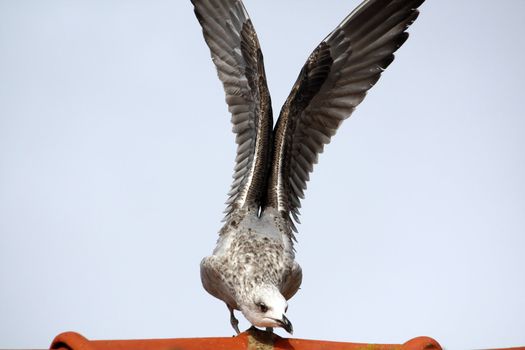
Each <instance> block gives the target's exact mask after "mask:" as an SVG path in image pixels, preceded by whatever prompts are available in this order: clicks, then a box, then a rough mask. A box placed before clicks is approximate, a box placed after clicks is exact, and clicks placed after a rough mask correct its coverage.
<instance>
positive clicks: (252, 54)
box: [191, 0, 424, 334]
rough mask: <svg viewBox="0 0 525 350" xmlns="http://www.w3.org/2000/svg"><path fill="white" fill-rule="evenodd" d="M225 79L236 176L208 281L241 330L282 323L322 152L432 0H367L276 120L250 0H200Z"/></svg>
mask: <svg viewBox="0 0 525 350" xmlns="http://www.w3.org/2000/svg"><path fill="white" fill-rule="evenodd" d="M191 2H192V4H193V6H194V12H195V15H196V17H197V19H198V21H199V23H200V26H201V27H202V31H203V35H204V40H205V42H206V44H207V45H208V47H209V49H210V52H211V58H212V61H213V63H214V64H215V67H216V69H217V74H218V77H219V79H220V81H221V82H222V84H223V88H224V92H225V95H226V97H225V99H226V103H227V105H228V110H229V112H230V113H231V122H232V124H233V132H234V134H235V141H236V143H237V152H236V158H235V168H234V174H233V183H232V185H231V189H230V192H229V193H228V196H229V197H228V200H227V202H226V205H227V207H226V210H225V214H226V215H225V218H224V225H223V226H222V228H221V229H220V230H219V237H218V239H217V243H216V247H215V248H214V250H213V252H212V254H211V255H210V256H207V257H205V258H204V259H202V261H201V263H200V275H201V282H202V285H203V287H204V289H205V290H206V291H207V292H208V293H209V294H211V295H212V296H214V297H216V298H218V299H220V300H222V301H223V302H224V303H225V304H226V306H227V308H228V310H229V315H230V323H231V326H232V327H233V329H234V330H235V332H236V333H237V334H239V333H240V332H239V327H238V324H239V321H238V320H237V318H236V316H235V313H234V311H235V310H238V311H240V312H241V313H242V314H243V315H244V317H245V318H246V319H247V320H248V321H249V322H250V323H251V325H252V326H255V327H262V328H266V330H267V331H273V329H274V328H278V327H280V328H283V329H284V330H285V331H287V332H288V333H290V334H292V333H293V327H292V323H291V322H290V320H289V319H288V318H287V317H286V312H287V310H288V300H289V299H290V298H292V297H293V296H294V295H295V294H296V292H297V291H298V290H299V287H300V285H301V282H302V269H301V267H300V265H299V264H298V263H297V262H296V261H295V248H294V243H295V242H296V237H295V234H296V233H297V228H296V223H297V224H298V223H300V222H299V217H298V216H299V208H300V207H301V199H303V198H304V192H305V190H306V184H307V182H308V181H309V178H310V174H311V173H312V171H313V167H314V164H316V163H317V161H318V157H319V154H320V153H322V152H323V150H324V147H325V145H326V144H328V143H329V142H330V140H331V138H332V136H334V135H335V133H336V131H337V129H338V127H339V126H340V125H341V123H342V122H343V121H344V120H345V119H346V118H348V117H349V116H350V115H351V114H352V112H353V111H354V109H355V108H356V106H357V105H359V103H361V101H363V99H364V98H365V95H366V93H367V91H368V90H369V89H370V88H371V87H372V86H374V84H375V83H376V82H377V81H378V79H379V78H380V76H381V74H382V72H383V71H384V70H385V68H386V67H388V66H389V65H390V63H392V61H393V60H394V52H395V51H396V50H397V49H399V48H400V47H401V46H402V45H403V43H404V42H405V41H406V40H407V38H408V33H407V28H408V27H409V26H410V25H411V24H412V23H413V22H414V21H415V20H416V18H417V17H418V15H419V10H418V7H419V6H420V5H421V4H422V3H423V2H424V0H364V1H363V2H362V3H361V4H360V5H359V6H358V7H357V8H355V10H353V11H352V12H351V13H350V14H349V15H348V16H346V17H345V18H344V19H343V21H342V22H341V23H340V24H339V25H338V26H337V27H336V28H335V29H334V30H333V31H332V32H330V33H329V34H328V36H326V37H325V38H324V39H323V40H322V41H321V43H320V44H319V45H318V46H317V47H316V48H315V49H314V50H313V52H312V53H311V54H310V56H309V57H308V59H307V60H306V63H305V64H304V65H303V67H302V69H301V70H300V72H299V75H298V78H297V80H296V82H295V84H294V85H293V87H292V90H291V92H290V94H289V96H288V98H287V99H286V101H285V102H284V105H283V107H282V109H281V111H280V114H279V117H278V119H277V122H276V123H275V126H274V123H273V115H272V104H271V98H270V94H269V91H268V86H267V80H266V73H265V68H264V62H263V54H262V52H261V48H260V45H259V40H258V38H257V34H256V32H255V29H254V26H253V23H252V21H251V19H250V17H249V15H248V12H247V11H246V8H245V6H244V4H243V3H242V1H241V0H191Z"/></svg>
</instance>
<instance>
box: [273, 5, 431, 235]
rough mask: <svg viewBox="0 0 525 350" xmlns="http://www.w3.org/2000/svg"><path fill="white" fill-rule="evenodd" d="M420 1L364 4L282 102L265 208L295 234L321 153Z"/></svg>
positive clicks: (403, 35)
mask: <svg viewBox="0 0 525 350" xmlns="http://www.w3.org/2000/svg"><path fill="white" fill-rule="evenodd" d="M423 1H424V0H364V1H363V3H362V4H361V5H360V6H358V7H357V8H356V9H355V10H354V11H353V12H352V13H351V14H350V15H348V16H347V17H346V18H345V19H344V20H343V22H342V23H341V24H340V25H339V26H338V27H337V28H336V29H335V30H334V31H333V32H332V33H330V34H329V35H328V36H327V37H326V38H325V39H324V40H323V41H322V42H321V43H320V44H319V45H318V46H317V48H316V49H315V50H314V51H313V52H312V54H311V55H310V57H309V58H308V60H307V62H306V64H305V65H304V66H303V69H302V70H301V72H300V73H299V77H298V78H297V81H296V83H295V85H294V86H293V88H292V92H291V93H290V95H289V97H288V99H287V100H286V102H285V104H284V106H283V108H282V110H281V114H280V116H279V119H278V120H277V126H276V128H275V131H274V152H273V159H272V169H271V173H270V180H269V185H268V202H267V206H269V207H273V208H275V209H277V210H278V211H279V212H281V214H282V215H283V216H285V217H286V218H287V219H288V220H289V221H288V222H289V228H290V230H289V233H290V234H291V235H293V233H292V230H294V229H295V227H294V224H293V222H292V220H290V216H289V215H291V216H293V217H294V218H295V220H296V221H298V218H297V215H298V214H299V207H300V206H301V204H300V199H301V198H303V197H304V190H305V189H306V183H307V181H308V180H309V176H310V175H309V174H310V172H312V170H313V166H314V164H315V163H317V158H318V156H319V153H321V152H322V151H323V149H324V145H326V144H327V143H329V142H330V139H331V137H332V136H333V135H334V134H335V133H336V131H337V128H338V127H339V125H341V123H342V122H343V120H344V119H346V118H347V117H349V116H350V114H351V113H352V112H353V110H354V108H355V107H356V106H357V105H358V104H359V103H361V101H362V100H363V99H364V97H365V95H366V92H367V91H368V89H370V88H371V87H372V86H374V84H375V83H376V82H377V80H378V79H379V77H380V76H381V73H382V72H383V70H384V69H385V68H386V67H387V66H388V65H389V64H390V63H391V62H392V61H393V60H394V52H395V51H396V50H397V49H398V48H399V47H400V46H401V45H402V44H403V43H404V42H405V40H406V39H407V38H408V33H407V32H406V29H407V28H408V27H409V26H410V24H412V22H414V20H415V19H416V18H417V16H418V10H417V8H418V7H419V5H421V3H423Z"/></svg>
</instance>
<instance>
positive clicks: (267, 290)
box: [240, 286, 293, 334]
mask: <svg viewBox="0 0 525 350" xmlns="http://www.w3.org/2000/svg"><path fill="white" fill-rule="evenodd" d="M240 308H241V312H242V314H243V315H244V317H246V319H247V320H248V321H250V323H251V324H253V325H254V326H257V327H272V328H275V327H282V328H283V329H284V330H285V331H287V332H288V333H290V334H292V333H293V327H292V324H291V323H290V321H289V320H288V319H287V318H286V316H285V315H284V314H285V313H286V311H287V310H288V304H287V302H286V299H285V298H284V297H283V295H282V294H281V293H280V292H279V290H278V289H277V288H276V287H274V286H260V287H256V288H254V290H253V291H252V293H250V294H249V295H248V298H247V299H246V301H245V303H243V304H242V305H241V307H240Z"/></svg>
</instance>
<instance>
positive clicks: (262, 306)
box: [256, 302, 268, 312]
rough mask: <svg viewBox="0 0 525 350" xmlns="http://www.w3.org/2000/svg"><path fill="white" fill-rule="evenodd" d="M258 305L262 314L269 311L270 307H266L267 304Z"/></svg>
mask: <svg viewBox="0 0 525 350" xmlns="http://www.w3.org/2000/svg"><path fill="white" fill-rule="evenodd" d="M256 305H257V307H258V308H259V310H261V312H266V311H268V306H266V304H265V303H263V302H259V303H257V304H256Z"/></svg>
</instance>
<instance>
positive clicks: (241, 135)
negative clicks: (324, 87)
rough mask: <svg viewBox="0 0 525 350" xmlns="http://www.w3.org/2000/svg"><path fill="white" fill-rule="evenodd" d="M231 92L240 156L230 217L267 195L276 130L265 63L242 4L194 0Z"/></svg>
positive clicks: (228, 98)
mask: <svg viewBox="0 0 525 350" xmlns="http://www.w3.org/2000/svg"><path fill="white" fill-rule="evenodd" d="M191 2H192V3H193V5H194V6H195V14H196V16H197V19H198V20H199V23H200V24H201V26H202V31H203V34H204V39H205V40H206V43H207V44H208V46H209V48H210V51H211V56H212V60H213V63H215V66H216V68H217V73H218V75H219V79H220V80H221V81H222V84H223V87H224V91H225V93H226V103H227V104H228V107H229V108H228V109H229V111H230V113H231V114H232V118H231V121H232V124H233V132H234V133H235V134H236V142H237V157H236V159H235V161H236V164H235V170H234V174H233V178H234V180H233V184H232V187H231V190H230V192H229V199H228V202H227V205H228V206H227V208H226V219H228V217H229V216H230V215H231V214H232V213H233V212H234V211H235V210H237V209H240V208H243V207H252V206H253V207H257V208H258V207H259V205H260V201H261V197H262V195H263V194H264V188H265V183H266V174H267V169H268V158H269V147H270V139H271V136H272V135H271V130H272V126H273V120H272V110H271V101H270V94H269V92H268V87H267V84H266V76H265V72H264V63H263V56H262V53H261V49H260V46H259V41H258V39H257V35H256V33H255V30H254V28H253V25H252V22H251V20H250V18H249V16H248V13H247V12H246V9H245V8H244V5H243V4H242V2H241V1H240V0H192V1H191Z"/></svg>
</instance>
